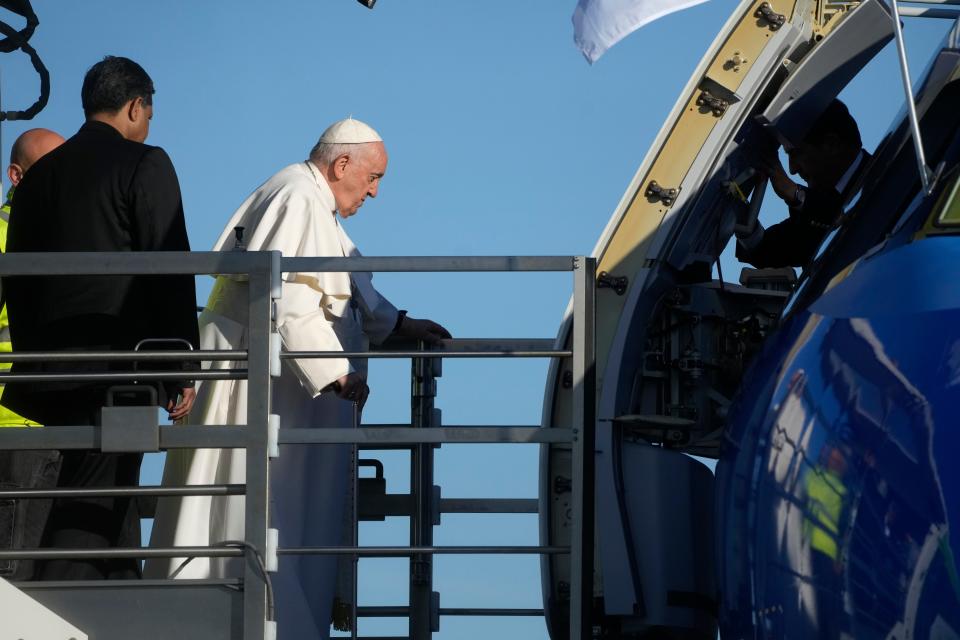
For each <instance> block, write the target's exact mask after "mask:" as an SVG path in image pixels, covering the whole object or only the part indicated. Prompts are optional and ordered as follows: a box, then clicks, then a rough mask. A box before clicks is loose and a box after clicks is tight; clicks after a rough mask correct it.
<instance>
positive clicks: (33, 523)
mask: <svg viewBox="0 0 960 640" xmlns="http://www.w3.org/2000/svg"><path fill="white" fill-rule="evenodd" d="M63 141H64V140H63V137H62V136H61V135H60V134H58V133H54V132H53V131H50V130H49V129H31V130H29V131H27V132H25V133H23V134H22V135H21V136H20V137H19V138H17V140H16V142H14V143H13V148H12V149H11V150H10V165H9V166H8V167H7V177H8V178H9V179H10V184H11V187H10V191H8V192H7V198H6V202H5V203H4V204H3V206H2V207H0V252H6V250H7V225H8V223H9V222H10V213H11V212H10V202H11V201H12V200H13V191H14V189H15V188H16V186H17V185H18V184H20V179H21V178H23V174H24V173H26V171H27V169H29V168H30V167H31V166H32V165H33V164H34V163H35V162H36V161H37V160H39V159H40V158H42V157H43V156H45V155H46V154H47V153H49V152H50V151H52V150H54V149H55V148H57V147H59V146H60V145H61V144H62V143H63ZM12 350H13V345H11V343H10V329H9V326H8V323H7V307H6V305H5V304H4V305H3V306H2V308H0V354H2V353H9V352H10V351H12ZM9 369H10V363H9V362H0V372H5V371H8V370H9ZM2 394H3V385H2V384H0V402H2V399H3V396H2ZM25 426H39V425H38V424H37V423H36V422H33V421H32V420H28V419H27V418H24V417H23V416H21V415H19V414H18V413H16V412H15V411H12V410H11V409H8V408H7V407H5V406H2V404H0V427H25ZM59 473H60V452H59V451H0V486H2V487H3V488H5V489H51V488H53V487H55V486H56V485H57V476H58V475H59ZM50 504H51V501H50V500H9V501H6V500H5V501H3V502H0V549H4V550H9V549H17V548H34V547H39V546H40V541H41V538H42V536H43V529H44V526H45V525H46V521H47V516H48V514H49V513H50ZM33 573H34V562H33V561H32V560H11V561H0V577H2V578H6V579H8V580H29V579H30V578H32V577H33Z"/></svg>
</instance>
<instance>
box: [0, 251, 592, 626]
mask: <svg viewBox="0 0 960 640" xmlns="http://www.w3.org/2000/svg"><path fill="white" fill-rule="evenodd" d="M292 271H310V272H317V271H337V272H353V271H377V272H384V271H394V272H443V271H452V272H495V271H501V272H524V271H526V272H530V271H541V272H542V271H572V272H573V276H574V283H573V298H574V301H573V318H572V319H573V324H572V327H573V330H572V341H571V344H572V348H568V349H560V348H556V347H555V346H554V345H553V340H537V341H530V340H514V341H510V340H485V341H456V340H455V341H449V342H448V343H446V344H445V346H444V347H443V348H441V349H438V350H427V349H415V350H414V349H401V350H384V349H378V350H372V351H369V352H357V353H344V352H326V351H301V352H282V353H280V352H278V351H277V348H276V346H274V347H271V345H279V340H278V337H277V329H276V327H275V325H274V322H273V317H272V314H273V310H274V302H275V301H277V300H279V299H280V297H281V294H282V286H281V273H283V272H292ZM595 272H596V262H595V260H594V259H593V258H585V257H422V258H399V257H393V258H374V257H363V258H282V257H281V256H280V254H279V253H277V252H234V253H187V254H181V253H167V252H154V253H149V254H137V253H96V254H77V253H61V254H29V255H27V254H21V255H17V254H7V255H0V275H2V276H36V275H63V274H70V275H159V274H190V275H202V274H218V275H234V276H244V279H245V280H246V282H247V283H248V285H247V286H248V291H249V305H248V318H249V319H248V323H249V324H248V331H249V348H248V349H245V350H235V351H229V350H219V351H203V350H199V351H162V352H139V351H138V352H134V351H130V352H103V351H98V352H90V353H76V352H71V353H54V352H50V353H13V354H4V356H3V359H4V360H5V361H11V362H28V361H36V360H44V361H59V362H68V361H74V360H81V359H82V360H87V361H90V360H102V361H133V360H136V361H137V362H139V363H140V364H141V366H143V365H144V363H149V362H169V361H176V360H186V359H189V360H192V361H198V360H199V361H202V362H211V361H226V360H229V361H246V368H240V369H229V370H206V371H201V372H193V373H189V374H183V373H178V372H170V371H162V372H161V371H137V372H109V373H84V374H79V373H71V374H55V373H54V374H51V373H44V374H14V373H3V374H0V382H9V381H11V380H17V381H18V382H33V383H37V384H43V383H44V382H50V381H62V380H68V379H69V380H87V381H90V380H93V381H121V380H131V379H136V380H170V379H178V378H179V379H183V378H185V377H189V378H191V379H196V380H216V379H241V378H242V379H246V380H248V382H249V384H248V395H247V421H248V422H247V424H246V425H203V426H164V427H159V428H158V441H159V450H169V449H178V448H244V449H245V450H246V484H245V485H236V484H234V485H206V486H190V487H117V488H103V489H50V490H18V491H13V490H10V491H2V492H0V499H6V500H9V499H17V498H21V499H40V498H62V497H81V496H82V497H95V496H100V497H106V496H114V497H115V496H121V495H122V496H128V495H136V496H187V495H243V496H244V497H245V508H246V510H245V532H246V533H245V541H244V542H245V545H246V548H240V547H223V546H213V547H190V548H186V547H173V548H144V549H139V548H136V549H96V550H90V549H23V550H15V551H0V560H13V559H50V558H64V557H71V558H90V557H97V558H121V557H122V558H130V557H134V558H168V557H169V558H173V557H187V556H190V557H246V558H247V561H246V562H245V566H244V575H243V577H242V581H241V583H240V584H242V594H240V595H236V594H237V591H236V589H235V587H236V586H237V581H236V580H225V581H217V580H200V581H196V580H168V581H157V580H144V581H133V582H126V585H127V586H128V587H129V586H130V585H131V584H139V585H141V586H142V587H143V588H145V589H150V590H151V593H150V595H151V597H155V598H157V605H158V606H162V607H167V608H168V609H167V611H168V613H170V610H169V607H177V606H180V607H182V610H183V612H184V613H185V614H186V612H187V611H188V610H192V609H191V606H193V607H196V605H195V604H194V603H193V602H192V601H190V600H188V598H187V597H185V596H183V595H177V594H178V588H179V589H180V590H185V591H189V592H190V593H191V594H192V593H193V590H194V589H197V588H208V587H209V588H212V589H218V588H222V587H224V586H226V587H230V588H231V589H230V591H231V593H232V594H233V595H229V596H228V597H230V598H242V606H240V607H237V606H233V607H232V608H231V607H230V606H227V607H225V608H224V609H223V611H224V615H226V616H227V617H230V618H231V619H230V620H225V621H223V623H222V624H223V625H224V626H223V627H222V628H219V627H216V626H214V625H216V624H217V623H216V622H212V621H210V620H207V621H206V622H205V624H206V627H204V625H200V626H199V627H196V628H197V629H198V632H199V633H205V634H207V635H204V636H203V637H242V638H243V640H264V639H265V638H267V637H269V636H270V634H271V632H272V630H271V625H270V623H269V621H268V606H267V595H268V593H267V591H268V584H267V580H266V579H265V576H264V575H263V570H262V568H261V567H260V566H259V564H258V562H256V561H255V560H256V558H255V557H254V554H251V553H248V552H247V550H249V549H252V550H255V551H256V556H264V557H269V556H272V554H274V553H275V554H276V555H278V556H279V555H296V554H308V555H316V554H325V555H328V554H337V555H350V556H354V557H355V558H357V557H409V558H410V561H411V571H410V602H409V605H408V606H405V607H386V608H385V607H356V608H355V615H357V616H360V617H380V616H383V615H386V613H385V612H386V611H391V612H394V613H396V614H398V615H401V616H403V617H408V618H409V620H410V630H409V636H410V637H411V638H416V639H418V640H420V639H425V638H429V637H431V633H432V632H433V631H434V630H435V627H436V624H435V619H436V616H438V615H502V616H520V615H524V616H525V615H542V611H541V610H539V609H471V608H446V609H444V608H439V607H438V606H437V605H436V602H435V599H434V594H433V591H432V579H433V570H432V557H433V556H434V555H437V554H569V556H570V562H571V590H570V591H571V602H570V637H571V638H588V637H589V636H590V631H591V623H590V610H591V607H592V583H593V577H592V576H593V564H592V563H593V555H594V554H593V470H592V469H593V467H592V460H593V455H592V452H593V440H594V420H595V408H594V403H595V399H594V389H595V378H594V375H595V374H594V335H593V331H594V284H595V277H596V273H595ZM342 357H364V358H410V359H412V378H413V382H414V384H413V391H412V394H411V409H412V418H411V422H410V424H391V425H364V426H363V427H362V428H360V429H350V428H330V429H327V428H323V429H319V428H310V426H309V425H280V427H281V428H279V430H277V429H275V428H271V426H275V425H277V424H279V419H278V418H277V416H271V383H272V379H273V377H275V376H279V375H280V369H281V361H282V360H283V359H289V358H342ZM446 358H571V359H572V364H573V380H574V385H573V410H572V413H573V415H572V422H571V424H572V425H573V427H572V428H570V429H561V428H547V429H543V428H540V427H533V426H510V427H504V426H499V427H488V426H478V425H466V426H443V425H441V424H440V421H439V417H438V414H437V412H435V411H434V410H433V398H434V396H435V390H436V385H435V382H434V378H435V377H436V376H435V374H436V373H437V370H436V367H435V363H438V362H439V361H440V360H441V359H446ZM101 430H102V427H100V426H57V427H47V428H39V429H38V428H3V429H0V449H10V450H14V449H63V450H66V449H98V448H99V447H100V438H101ZM334 443H339V444H354V445H357V446H358V447H359V448H360V449H390V448H402V449H406V450H409V451H410V452H411V463H410V467H411V488H410V495H409V496H407V498H408V499H407V500H406V501H405V504H403V505H396V504H394V506H393V507H392V509H393V511H394V512H396V513H404V514H407V515H409V516H410V545H409V546H403V547H383V546H375V547H371V546H359V545H357V544H354V545H352V546H341V547H299V548H280V549H271V548H270V546H269V544H268V540H269V533H268V528H269V522H268V518H267V513H268V511H267V504H268V486H269V483H268V474H269V465H270V460H271V457H270V456H271V452H273V453H276V450H277V448H278V446H279V445H281V444H283V445H294V444H297V445H309V444H334ZM438 443H534V444H541V445H543V444H550V443H569V444H570V446H571V448H572V453H573V469H572V477H573V487H572V502H571V508H572V510H573V519H572V522H573V531H572V537H571V540H572V544H571V546H570V547H559V546H436V545H434V544H433V535H432V530H433V526H434V517H433V516H434V513H433V511H434V510H435V508H436V507H435V505H434V500H433V495H432V493H433V453H434V445H435V444H438ZM355 473H358V470H355ZM439 508H440V510H441V512H458V513H498V512H501V513H536V512H537V508H536V503H535V501H532V500H522V499H514V500H502V499H501V500H490V501H486V500H482V499H473V500H450V499H447V500H441V501H440V502H439ZM20 586H22V587H23V588H24V589H27V590H29V591H30V592H31V594H37V595H38V596H39V595H42V594H43V592H44V591H45V590H49V591H55V590H56V588H60V587H58V585H50V584H43V583H22V584H21V585H20ZM60 586H62V584H61V585H60ZM95 587H99V591H100V592H101V593H102V594H103V595H104V598H103V600H104V602H102V605H101V606H102V607H103V612H104V614H107V612H108V611H109V608H110V607H111V606H121V605H120V604H119V603H118V601H116V600H113V601H112V598H113V597H114V596H116V595H117V591H116V589H110V588H109V587H110V584H96V583H91V582H85V583H74V584H73V588H74V589H84V588H85V589H90V590H92V591H98V589H96V588H95ZM108 596H109V597H108ZM218 597H220V596H218ZM215 600H216V599H215V598H211V601H210V602H211V603H213V602H214V601H215ZM161 601H163V602H162V603H161ZM84 602H86V601H84ZM96 602H99V601H96ZM355 605H356V603H355ZM88 606H89V605H88ZM213 606H214V605H213V604H211V607H213ZM55 610H56V609H55ZM238 610H239V612H238ZM198 611H201V610H198ZM88 613H89V612H88ZM204 613H207V612H204ZM391 615H392V614H391ZM65 617H67V618H68V619H69V615H66V616H65ZM110 617H111V622H112V623H115V620H116V618H115V617H113V616H110ZM170 617H176V616H170ZM206 617H208V618H209V617H210V616H209V615H208V616H206ZM78 626H79V625H78ZM353 627H354V634H356V627H357V621H356V619H354V624H353ZM201 629H203V631H200V630H201ZM223 629H231V630H233V632H224V631H223ZM239 630H242V636H238V635H236V632H237V631H239ZM211 633H212V635H210V634H211ZM169 634H170V630H169V629H162V628H158V627H157V625H153V626H152V627H150V628H147V627H145V628H143V629H142V631H141V632H140V633H139V634H138V635H137V637H140V638H144V639H149V638H153V637H157V638H160V637H169ZM98 637H102V636H98ZM187 637H189V636H187ZM197 637H201V636H200V635H198V636H197Z"/></svg>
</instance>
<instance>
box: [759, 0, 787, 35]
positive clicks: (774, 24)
mask: <svg viewBox="0 0 960 640" xmlns="http://www.w3.org/2000/svg"><path fill="white" fill-rule="evenodd" d="M754 15H755V16H757V17H758V18H762V19H763V20H766V21H767V24H769V25H770V29H771V30H772V31H776V30H777V29H779V28H780V27H782V26H783V24H784V23H785V22H786V21H787V17H786V16H785V15H783V14H782V13H777V12H776V11H774V10H773V5H771V4H770V3H769V2H764V3H763V4H761V5H760V6H759V7H758V8H757V12H756V13H755V14H754Z"/></svg>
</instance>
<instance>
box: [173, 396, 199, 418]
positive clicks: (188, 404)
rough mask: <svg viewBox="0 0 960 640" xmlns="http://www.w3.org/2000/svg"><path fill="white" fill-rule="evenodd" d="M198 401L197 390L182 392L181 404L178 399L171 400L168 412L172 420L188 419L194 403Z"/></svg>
mask: <svg viewBox="0 0 960 640" xmlns="http://www.w3.org/2000/svg"><path fill="white" fill-rule="evenodd" d="M196 399H197V390H196V389H193V388H189V389H181V390H180V402H177V401H176V398H170V400H168V401H167V411H169V412H170V419H171V420H181V419H183V418H186V417H187V414H188V413H190V409H192V408H193V401H194V400H196Z"/></svg>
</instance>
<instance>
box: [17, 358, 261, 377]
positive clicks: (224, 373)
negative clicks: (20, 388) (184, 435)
mask: <svg viewBox="0 0 960 640" xmlns="http://www.w3.org/2000/svg"><path fill="white" fill-rule="evenodd" d="M6 357H7V356H3V358H6ZM246 377H247V370H246V369H220V370H216V371H213V370H208V371H117V372H113V371H111V372H105V373H26V374H24V373H0V383H6V382H80V381H83V382H122V381H126V380H140V381H145V380H245V379H246Z"/></svg>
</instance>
